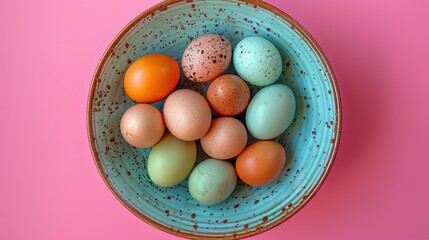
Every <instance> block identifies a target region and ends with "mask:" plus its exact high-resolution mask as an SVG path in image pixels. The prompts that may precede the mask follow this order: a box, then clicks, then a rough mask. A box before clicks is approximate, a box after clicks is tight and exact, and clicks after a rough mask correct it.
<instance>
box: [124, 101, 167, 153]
mask: <svg viewBox="0 0 429 240" xmlns="http://www.w3.org/2000/svg"><path fill="white" fill-rule="evenodd" d="M120 125H121V126H120V128H121V133H122V136H123V137H124V139H125V141H127V142H128V143H129V144H130V145H132V146H134V147H137V148H146V147H151V146H153V145H155V144H156V143H157V142H158V141H159V140H160V139H161V138H162V135H163V134H164V130H165V125H164V119H163V117H162V113H161V112H160V111H159V110H158V109H156V108H155V107H154V106H152V105H149V104H137V105H134V106H132V107H130V108H128V110H127V111H125V113H124V114H123V115H122V118H121V124H120Z"/></svg>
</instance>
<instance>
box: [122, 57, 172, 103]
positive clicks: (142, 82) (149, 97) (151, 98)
mask: <svg viewBox="0 0 429 240" xmlns="http://www.w3.org/2000/svg"><path fill="white" fill-rule="evenodd" d="M179 79H180V66H179V63H178V62H177V61H176V59H174V58H172V57H171V56H168V55H165V54H148V55H144V56H142V57H141V58H139V59H137V60H136V61H134V62H133V63H132V64H131V66H130V67H129V68H128V69H127V71H126V73H125V77H124V89H125V92H126V93H127V95H128V96H129V97H130V98H131V99H132V100H134V101H136V102H141V103H154V102H157V101H160V100H161V99H164V98H165V97H167V96H168V95H169V94H170V93H171V92H173V90H174V89H175V88H176V86H177V84H178V82H179Z"/></svg>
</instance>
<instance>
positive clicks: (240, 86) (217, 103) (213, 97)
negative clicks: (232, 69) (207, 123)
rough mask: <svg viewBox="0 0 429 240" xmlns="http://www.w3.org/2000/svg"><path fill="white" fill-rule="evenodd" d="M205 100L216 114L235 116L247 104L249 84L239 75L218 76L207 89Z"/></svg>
mask: <svg viewBox="0 0 429 240" xmlns="http://www.w3.org/2000/svg"><path fill="white" fill-rule="evenodd" d="M207 101H208V102H209V104H210V106H211V108H212V109H213V111H215V112H216V113H217V114H219V115H222V116H236V115H238V114H240V113H242V112H243V111H244V110H245V109H246V107H247V105H248V104H249V101H250V90H249V86H247V84H246V82H245V81H244V80H243V79H241V78H240V77H239V76H236V75H232V74H225V75H222V76H219V77H217V78H216V79H215V80H214V81H213V82H212V83H211V84H210V86H209V88H208V90H207Z"/></svg>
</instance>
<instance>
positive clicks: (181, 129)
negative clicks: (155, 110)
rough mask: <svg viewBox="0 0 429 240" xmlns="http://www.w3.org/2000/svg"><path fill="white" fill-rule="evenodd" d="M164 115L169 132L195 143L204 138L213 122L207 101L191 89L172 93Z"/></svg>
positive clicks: (166, 102) (168, 98)
mask: <svg viewBox="0 0 429 240" xmlns="http://www.w3.org/2000/svg"><path fill="white" fill-rule="evenodd" d="M163 113H164V120H165V125H166V126H167V128H168V130H169V131H170V132H171V134H173V135H174V136H175V137H177V138H179V139H181V140H184V141H195V140H197V139H199V138H201V137H202V136H204V134H206V133H207V131H208V130H209V127H210V123H211V120H212V113H211V110H210V106H209V104H208V103H207V101H206V99H204V97H203V96H202V95H201V94H199V93H198V92H196V91H193V90H190V89H180V90H176V91H174V92H173V93H171V94H170V95H169V96H168V97H167V100H166V101H165V103H164V110H163Z"/></svg>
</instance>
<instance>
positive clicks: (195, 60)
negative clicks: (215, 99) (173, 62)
mask: <svg viewBox="0 0 429 240" xmlns="http://www.w3.org/2000/svg"><path fill="white" fill-rule="evenodd" d="M231 56H232V48H231V44H230V42H229V41H228V39H227V38H226V37H225V36H223V35H220V34H207V35H203V36H200V37H198V38H196V39H194V40H193V41H192V42H191V43H190V44H189V45H188V47H187V48H186V49H185V52H184V53H183V56H182V69H183V73H184V74H185V76H186V77H187V78H188V79H190V80H192V81H194V82H207V81H210V80H213V79H215V78H216V77H218V76H219V75H221V74H222V73H223V72H224V71H225V70H226V69H227V68H228V65H229V63H230V62H231Z"/></svg>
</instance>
